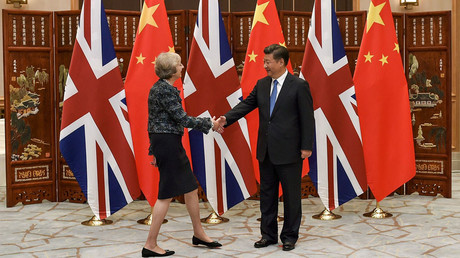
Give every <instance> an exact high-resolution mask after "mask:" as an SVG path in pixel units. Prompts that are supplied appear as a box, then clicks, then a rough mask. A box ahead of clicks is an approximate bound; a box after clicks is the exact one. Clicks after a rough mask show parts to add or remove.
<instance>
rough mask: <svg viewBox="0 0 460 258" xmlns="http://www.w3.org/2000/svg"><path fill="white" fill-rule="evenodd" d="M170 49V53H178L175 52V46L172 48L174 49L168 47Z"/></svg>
mask: <svg viewBox="0 0 460 258" xmlns="http://www.w3.org/2000/svg"><path fill="white" fill-rule="evenodd" d="M168 48H169V52H171V53H176V50H174V46H172V47H170V46H168Z"/></svg>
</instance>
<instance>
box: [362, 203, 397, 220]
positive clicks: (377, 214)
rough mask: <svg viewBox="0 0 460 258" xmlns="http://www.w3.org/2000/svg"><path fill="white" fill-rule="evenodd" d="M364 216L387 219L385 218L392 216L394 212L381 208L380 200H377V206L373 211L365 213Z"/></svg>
mask: <svg viewBox="0 0 460 258" xmlns="http://www.w3.org/2000/svg"><path fill="white" fill-rule="evenodd" d="M363 216H364V217H370V218H374V219H385V218H389V217H392V216H393V214H391V213H388V212H385V211H383V210H382V209H381V208H380V204H379V202H377V207H375V209H374V210H373V211H372V212H368V213H364V214H363Z"/></svg>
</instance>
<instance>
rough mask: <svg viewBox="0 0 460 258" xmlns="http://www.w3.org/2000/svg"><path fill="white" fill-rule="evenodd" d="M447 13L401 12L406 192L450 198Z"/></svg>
mask: <svg viewBox="0 0 460 258" xmlns="http://www.w3.org/2000/svg"><path fill="white" fill-rule="evenodd" d="M450 31H451V16H450V12H432V13H417V14H406V35H407V37H406V51H405V53H406V65H405V67H406V77H407V80H408V87H409V101H410V104H411V116H412V126H413V135H414V147H415V154H416V155H415V156H416V170H417V174H416V176H415V177H414V179H412V180H411V181H409V183H407V189H406V190H407V193H408V194H410V193H413V192H418V193H419V194H420V195H436V194H441V195H443V196H444V197H451V188H452V187H451V184H452V183H451V176H452V172H451V168H452V164H451V162H452V149H451V146H452V139H451V134H452V132H451V119H452V117H451V110H452V103H451V94H452V85H451V83H452V74H451V46H450V44H451V42H450V37H451V33H450Z"/></svg>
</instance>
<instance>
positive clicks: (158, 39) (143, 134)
mask: <svg viewBox="0 0 460 258" xmlns="http://www.w3.org/2000/svg"><path fill="white" fill-rule="evenodd" d="M168 51H174V45H173V41H172V37H171V30H170V28H169V22H168V16H167V14H166V8H165V4H164V1H163V0H146V1H145V2H144V7H143V9H142V14H141V18H140V21H139V27H138V31H137V37H136V42H135V44H134V48H133V52H132V54H131V60H130V63H129V68H128V74H127V75H126V81H125V90H126V101H127V105H128V115H129V121H130V124H131V133H132V138H133V147H134V155H135V158H136V168H137V174H138V177H139V184H140V187H141V190H142V192H143V193H144V196H145V198H147V200H148V202H149V204H150V205H151V206H153V205H154V204H155V201H156V199H157V196H158V181H159V174H158V169H157V168H156V167H154V166H152V165H151V164H150V162H152V160H153V158H152V156H149V155H148V149H149V146H150V141H149V135H148V132H147V122H148V108H147V99H148V95H149V91H150V89H151V88H152V86H153V84H154V83H155V82H156V81H157V80H158V77H157V76H156V74H155V58H156V57H157V56H158V55H159V54H160V53H162V52H168ZM174 86H176V88H178V89H179V90H180V91H181V95H182V98H183V91H182V82H181V81H180V80H177V81H176V84H175V85H174ZM182 139H183V140H182V142H183V145H184V148H185V150H186V151H187V154H188V156H189V157H190V155H189V154H190V144H189V141H188V134H186V135H184V137H183V138H182Z"/></svg>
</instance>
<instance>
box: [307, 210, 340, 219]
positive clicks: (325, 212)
mask: <svg viewBox="0 0 460 258" xmlns="http://www.w3.org/2000/svg"><path fill="white" fill-rule="evenodd" d="M311 217H312V218H314V219H319V220H335V219H341V218H342V216H341V215H337V214H334V213H333V212H332V211H330V210H328V209H327V208H324V210H323V211H322V212H321V213H320V214H317V215H313V216H311Z"/></svg>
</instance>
